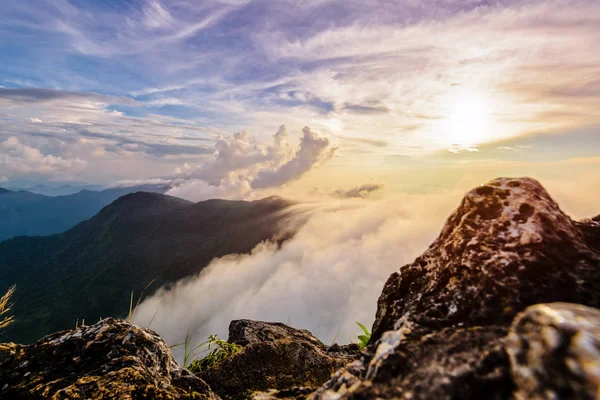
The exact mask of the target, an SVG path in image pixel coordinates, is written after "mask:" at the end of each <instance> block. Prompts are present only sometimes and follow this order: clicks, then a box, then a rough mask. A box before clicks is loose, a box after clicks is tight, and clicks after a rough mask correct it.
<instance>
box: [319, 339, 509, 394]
mask: <svg viewBox="0 0 600 400" xmlns="http://www.w3.org/2000/svg"><path fill="white" fill-rule="evenodd" d="M505 334H506V329H505V328H501V327H482V328H468V329H465V328H459V329H453V328H446V329H443V330H442V331H440V332H436V333H432V334H429V335H424V336H422V337H421V338H419V339H416V340H406V339H405V338H404V337H403V335H402V332H400V331H388V332H386V333H384V335H383V337H382V338H381V340H380V342H379V345H378V346H377V349H376V351H375V353H374V354H364V355H363V356H362V357H361V358H360V359H358V360H356V361H355V362H353V363H352V364H350V365H348V366H347V367H345V368H344V369H342V370H340V371H337V372H336V374H335V375H334V376H333V377H332V379H331V380H330V381H329V382H327V383H326V384H325V385H323V387H321V388H320V389H319V390H318V391H316V392H315V393H313V394H312V395H311V396H310V398H311V399H331V398H337V399H367V398H396V399H436V400H437V399H439V400H444V399H448V400H449V399H474V400H475V399H507V398H508V396H509V394H510V393H511V391H512V388H513V384H512V381H511V379H510V374H509V362H508V356H507V355H506V352H505V351H504V348H503V345H502V338H503V337H504V335H505Z"/></svg>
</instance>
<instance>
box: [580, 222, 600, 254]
mask: <svg viewBox="0 0 600 400" xmlns="http://www.w3.org/2000/svg"><path fill="white" fill-rule="evenodd" d="M577 226H578V227H579V229H580V230H581V232H582V233H583V239H584V240H585V242H586V243H587V245H588V246H589V247H590V248H592V249H594V250H595V251H597V252H600V215H598V216H596V217H594V218H586V219H583V220H581V221H578V222H577Z"/></svg>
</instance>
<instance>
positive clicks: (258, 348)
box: [199, 320, 359, 399]
mask: <svg viewBox="0 0 600 400" xmlns="http://www.w3.org/2000/svg"><path fill="white" fill-rule="evenodd" d="M228 340H229V341H230V342H235V343H238V344H242V345H244V348H243V349H242V350H241V351H240V352H239V353H237V354H236V355H234V356H232V357H230V358H228V359H226V360H224V361H223V362H221V363H220V364H218V365H217V366H215V367H214V368H212V369H210V370H208V371H203V372H201V373H199V376H200V377H201V378H202V379H203V380H204V381H206V382H207V383H208V384H209V385H210V387H211V388H212V389H213V390H214V391H215V392H216V393H217V394H219V395H220V396H221V397H223V398H224V399H245V398H247V397H249V396H250V395H252V394H253V393H254V392H257V391H268V390H270V389H275V390H279V391H282V392H281V393H279V392H271V393H269V394H268V395H269V396H274V395H275V394H274V393H279V394H278V395H281V396H283V397H286V396H288V397H289V396H290V394H289V393H305V392H306V390H307V389H306V388H312V389H313V390H314V389H316V388H317V387H319V386H320V385H321V384H323V383H324V382H326V381H327V380H328V379H329V378H330V377H331V374H332V373H333V372H334V371H335V370H336V369H338V368H341V367H342V366H344V365H345V364H346V363H348V362H349V361H351V360H352V359H354V358H355V357H356V355H357V354H358V353H359V349H358V346H357V345H349V346H332V347H331V348H328V347H327V346H325V345H324V344H323V343H321V342H320V341H319V340H318V339H317V338H315V337H314V336H313V335H312V334H311V333H310V332H309V331H306V330H301V329H294V328H292V327H289V326H287V325H285V324H281V323H268V322H260V321H250V320H237V321H232V322H231V324H230V325H229V339H228ZM299 388H304V389H302V390H301V389H299ZM286 393H288V394H286ZM262 395H266V394H262Z"/></svg>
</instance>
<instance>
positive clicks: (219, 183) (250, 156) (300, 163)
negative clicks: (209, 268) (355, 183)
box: [168, 125, 336, 201]
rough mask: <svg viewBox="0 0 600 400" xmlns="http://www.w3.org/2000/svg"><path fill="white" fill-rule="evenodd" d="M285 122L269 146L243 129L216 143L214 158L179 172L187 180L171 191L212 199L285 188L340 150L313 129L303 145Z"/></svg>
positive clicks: (305, 132) (306, 131)
mask: <svg viewBox="0 0 600 400" xmlns="http://www.w3.org/2000/svg"><path fill="white" fill-rule="evenodd" d="M287 138H288V134H287V130H286V128H285V126H283V125H282V126H280V127H279V129H278V131H277V133H275V135H273V139H272V143H271V144H270V145H265V144H263V143H260V142H258V141H257V140H256V139H255V137H254V136H252V135H251V134H249V133H248V132H245V131H242V132H238V133H235V134H233V135H231V136H229V137H222V136H221V137H219V138H218V139H217V140H216V142H215V152H214V155H213V158H211V159H208V160H207V161H205V162H204V163H203V164H201V165H200V166H198V167H195V168H194V167H191V166H190V165H189V164H184V166H183V167H179V168H178V169H177V170H176V172H177V173H179V174H180V175H181V176H182V177H185V178H186V179H188V180H189V181H188V182H185V183H182V184H181V185H179V186H176V187H174V188H173V189H171V190H170V191H169V193H168V194H170V195H173V196H178V197H183V198H185V199H188V200H193V201H200V200H205V199H207V198H216V197H218V198H226V199H245V198H254V197H256V196H257V195H258V194H259V193H262V190H263V189H267V188H272V187H281V186H283V185H285V184H287V183H290V182H294V181H296V180H298V179H300V178H301V177H302V176H303V175H304V174H305V173H307V172H308V171H310V170H311V169H313V168H315V167H318V166H319V165H320V164H322V163H324V162H326V161H328V160H330V159H331V158H332V157H333V155H334V152H335V150H336V148H335V147H332V146H331V144H330V142H329V140H328V139H326V138H322V137H319V136H318V135H317V134H316V133H315V132H313V131H311V130H310V128H308V127H305V128H304V129H303V131H302V136H301V138H300V142H299V145H298V146H297V147H294V146H292V145H290V144H289V143H288V141H287Z"/></svg>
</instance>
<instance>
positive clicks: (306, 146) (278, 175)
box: [252, 127, 336, 189]
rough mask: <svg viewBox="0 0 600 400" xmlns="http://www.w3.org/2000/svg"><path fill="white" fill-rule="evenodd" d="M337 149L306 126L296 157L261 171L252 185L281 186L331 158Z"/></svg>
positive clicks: (255, 186)
mask: <svg viewBox="0 0 600 400" xmlns="http://www.w3.org/2000/svg"><path fill="white" fill-rule="evenodd" d="M328 149H329V150H328ZM335 150H336V148H335V147H331V148H330V147H329V140H328V139H326V138H320V137H319V136H318V135H317V134H316V133H315V132H313V131H311V130H310V128H308V127H305V128H304V129H303V130H302V138H301V139H300V146H299V148H298V151H297V152H296V153H295V154H294V157H292V158H291V159H290V160H288V161H287V162H286V163H285V164H283V165H281V166H279V167H277V168H273V169H264V170H262V171H260V172H259V173H258V175H257V177H256V178H255V179H254V180H253V181H252V187H253V188H256V189H264V188H269V187H274V186H281V185H284V184H285V183H287V182H290V181H294V180H296V179H299V178H300V177H301V176H302V175H304V174H305V173H306V172H308V171H310V170H311V169H312V168H313V167H314V166H315V165H318V164H320V163H322V162H325V161H327V160H329V159H331V158H332V157H333V155H334V153H335Z"/></svg>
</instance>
